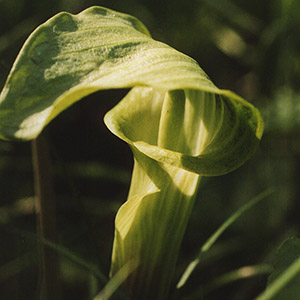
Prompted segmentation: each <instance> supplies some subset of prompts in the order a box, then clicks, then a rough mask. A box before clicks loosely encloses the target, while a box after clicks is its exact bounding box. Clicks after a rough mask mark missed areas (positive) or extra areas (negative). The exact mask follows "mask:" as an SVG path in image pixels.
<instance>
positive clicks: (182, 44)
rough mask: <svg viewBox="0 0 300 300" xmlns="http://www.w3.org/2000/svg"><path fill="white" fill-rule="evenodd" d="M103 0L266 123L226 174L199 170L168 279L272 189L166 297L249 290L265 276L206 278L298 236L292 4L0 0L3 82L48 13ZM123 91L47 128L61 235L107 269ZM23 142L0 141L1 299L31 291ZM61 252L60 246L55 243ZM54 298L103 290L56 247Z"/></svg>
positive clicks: (223, 295)
mask: <svg viewBox="0 0 300 300" xmlns="http://www.w3.org/2000/svg"><path fill="white" fill-rule="evenodd" d="M92 5H100V6H105V7H108V8H111V9H115V10H118V11H121V12H125V13H129V14H132V15H134V16H136V17H137V18H139V19H140V20H141V21H143V23H144V24H145V25H146V26H147V27H148V29H149V30H150V32H151V34H152V36H153V38H155V39H158V40H160V41H163V42H165V43H167V44H169V45H171V46H172V47H174V48H176V49H177V50H179V51H181V52H183V53H185V54H187V55H189V56H191V57H193V58H194V59H196V60H197V61H198V62H199V64H200V66H201V67H202V68H203V69H204V70H205V71H206V73H207V74H208V75H209V76H210V77H211V79H212V80H213V82H214V83H215V84H216V85H217V86H218V87H220V88H224V89H230V90H233V91H235V92H236V93H238V94H240V95H241V96H243V97H244V98H246V99H247V100H248V101H250V102H252V103H253V104H255V105H256V106H257V107H258V108H259V109H260V110H261V112H262V115H263V117H264V120H265V133H264V137H263V140H262V142H261V144H260V146H259V149H258V150H257V152H256V154H255V155H254V157H253V158H251V160H250V161H248V162H247V163H246V164H245V165H244V166H243V167H241V168H240V169H238V170H237V171H234V172H232V173H231V174H228V175H225V176H221V177H217V178H204V179H203V181H202V184H201V188H200V191H199V194H198V196H197V201H196V206H195V209H194V210H193V214H192V217H191V220H190V223H189V225H188V229H187V232H186V236H185V238H184V242H183V245H182V249H181V253H180V258H179V263H178V267H177V269H176V274H175V277H174V283H176V280H178V278H179V277H180V274H181V273H182V272H183V270H184V268H185V267H186V266H187V264H188V263H189V262H190V261H191V260H192V259H193V258H194V257H195V255H196V254H197V253H198V251H199V249H200V247H201V246H202V244H203V243H204V242H205V241H206V239H207V238H208V237H209V236H210V235H211V234H212V233H213V231H214V230H215V229H216V228H217V227H218V226H220V225H221V223H222V222H223V221H224V220H225V219H226V218H227V217H229V216H230V215H231V214H232V213H233V212H234V211H236V210H237V209H238V208H239V207H241V206H242V205H243V204H244V203H246V202H247V201H249V200H251V199H252V198H253V197H254V196H256V195H258V194H259V193H261V192H263V191H265V190H266V189H268V188H270V187H275V192H274V193H273V194H272V195H271V196H269V197H267V198H266V199H265V200H263V201H262V202H261V203H260V204H259V205H257V206H256V207H254V208H252V210H251V211H249V212H247V213H246V214H245V215H243V216H242V218H241V219H239V220H238V221H237V222H236V223H234V224H233V225H232V226H231V227H230V228H229V229H228V231H226V233H225V234H224V235H223V236H222V237H221V238H220V240H219V241H218V242H217V243H216V245H215V246H214V247H213V248H212V250H211V251H210V252H209V253H208V255H207V256H206V257H205V259H204V260H203V261H202V263H201V264H200V265H199V267H198V268H197V269H196V271H195V273H193V275H192V277H191V278H190V280H189V281H188V283H187V285H186V286H185V287H184V288H183V289H182V291H180V292H179V293H178V292H177V293H174V294H173V293H172V295H171V296H170V299H184V297H185V296H188V295H192V294H193V293H195V296H193V297H191V298H190V299H224V300H226V299H230V300H235V299H236V300H241V299H243V300H247V299H254V297H255V296H257V295H258V293H260V292H261V291H262V290H263V289H264V288H265V285H266V282H267V274H262V275H257V276H252V277H250V278H247V279H243V278H242V276H241V275H239V276H238V277H237V280H231V279H230V277H228V276H227V277H225V278H227V279H228V281H229V282H227V283H226V282H222V281H221V282H220V283H219V284H217V283H216V284H214V281H215V280H217V279H218V278H219V277H220V276H222V275H224V274H227V273H228V272H230V271H233V270H237V269H239V268H241V267H244V266H249V265H261V266H265V264H267V265H269V264H271V263H272V261H273V259H274V254H275V252H276V249H277V247H278V246H279V245H280V244H281V243H282V242H283V241H284V240H285V239H286V238H287V237H290V236H298V237H299V235H300V230H299V228H300V218H299V215H300V201H299V200H300V199H299V197H300V195H299V194H300V187H299V180H300V178H299V177H300V163H299V161H300V132H299V128H300V84H299V82H300V51H299V49H300V13H299V12H300V1H298V0H291V1H285V0H272V1H268V0H253V1H248V0H197V1H186V0H185V1H183V0H172V1H163V0H160V1H158V0H151V1H150V0H128V1H125V0H110V1H109V0H106V1H105V0H103V1H100V0H99V1H92V0H90V1H88V0H72V1H70V0H52V1H42V0H30V1H29V0H0V87H1V88H2V86H3V85H4V82H5V79H6V77H7V75H8V73H9V70H10V68H11V66H12V63H13V61H14V59H15V58H16V56H17V54H18V52H19V50H20V47H21V46H22V44H23V43H24V41H25V40H26V38H27V36H28V35H29V34H30V33H31V32H32V30H33V29H34V28H36V26H38V25H39V24H41V23H43V22H44V21H46V20H47V19H48V18H49V17H51V16H53V15H55V14H56V13H58V12H60V11H62V10H65V11H68V12H71V13H78V12H80V11H81V10H83V9H85V8H87V7H89V6H92ZM126 92H127V91H126V90H117V91H104V92H99V93H96V94H93V95H91V96H89V97H87V98H85V99H84V100H83V101H81V102H79V103H77V104H75V105H74V106H72V107H71V108H69V109H68V110H67V111H65V112H64V113H63V114H61V115H60V116H59V117H58V118H57V119H55V120H54V121H53V122H52V123H51V124H50V125H49V126H48V127H47V128H46V129H45V131H44V136H45V137H46V138H47V142H48V145H49V149H50V157H51V162H52V163H51V170H50V171H51V173H52V176H53V186H54V192H55V202H56V219H57V235H58V244H59V245H61V246H63V247H65V248H67V249H69V250H70V251H72V252H73V253H75V254H76V255H77V256H78V257H80V258H82V259H83V260H84V261H85V262H88V263H91V264H94V265H95V266H97V268H98V269H100V270H101V271H102V272H103V273H105V274H108V271H109V265H110V253H111V247H112V240H113V227H114V225H113V222H114V216H115V214H116V211H117V209H118V207H119V206H120V205H121V203H122V202H123V201H125V200H126V195H127V191H128V187H129V183H130V172H131V168H132V156H131V152H130V150H129V148H128V146H127V145H126V144H125V143H123V142H122V141H120V140H118V139H117V138H116V137H114V136H113V135H112V134H111V133H110V132H109V131H108V130H107V129H106V127H105V126H104V124H103V121H102V119H103V116H104V114H105V113H106V112H107V111H108V110H109V109H110V108H111V107H113V106H114V105H115V104H116V103H117V102H118V101H119V100H120V99H121V98H122V97H123V96H124V95H125V94H126ZM32 173H33V172H32V163H31V144H30V143H29V142H27V143H11V142H4V141H0V298H1V299H6V300H10V299H13V300H19V299H22V300H23V299H24V300H27V299H38V295H39V284H38V283H39V279H38V278H39V266H38V264H39V260H38V251H37V240H36V218H35V214H34V187H33V174H32ZM57 251H58V252H59V250H57ZM60 262H61V266H60V270H61V278H60V283H61V295H62V299H74V300H76V299H80V300H82V299H93V296H95V294H96V293H97V292H98V291H99V290H101V288H102V287H103V284H101V283H100V282H99V280H97V279H96V278H95V277H94V276H93V275H92V272H91V271H90V270H88V268H87V269H86V268H83V267H82V266H81V265H80V264H78V263H74V262H73V261H72V260H71V259H70V257H68V255H61V253H60Z"/></svg>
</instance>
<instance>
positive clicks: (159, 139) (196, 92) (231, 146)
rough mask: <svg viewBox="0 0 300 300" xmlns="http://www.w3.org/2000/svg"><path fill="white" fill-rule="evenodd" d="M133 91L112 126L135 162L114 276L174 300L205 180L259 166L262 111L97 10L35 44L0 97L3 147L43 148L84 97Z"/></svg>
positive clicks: (61, 23)
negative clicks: (44, 137)
mask: <svg viewBox="0 0 300 300" xmlns="http://www.w3.org/2000/svg"><path fill="white" fill-rule="evenodd" d="M129 87H130V88H131V87H132V90H131V91H130V92H129V93H128V94H127V95H126V96H125V98H124V99H123V100H122V101H121V102H120V103H119V104H118V105H117V106H116V107H115V108H113V109H112V110H111V111H110V112H108V113H107V115H106V116H105V123H106V125H107V126H108V128H109V129H110V130H111V131H112V132H113V133H114V134H115V135H117V136H118V137H120V138H121V139H123V140H124V141H125V142H127V143H128V144H129V145H130V147H131V149H132V152H133V154H134V159H135V165H134V170H133V175H132V181H131V187H130V191H129V195H128V200H127V202H126V203H125V204H124V205H123V206H122V207H121V208H120V210H119V212H118V214H117V217H116V223H115V225H116V230H115V240H114V246H113V253H112V264H111V276H114V275H115V274H117V273H118V272H119V270H122V269H123V268H124V267H127V266H128V274H127V275H128V277H127V279H126V282H125V286H126V290H127V292H128V294H129V295H130V297H131V298H132V299H153V300H154V299H166V297H167V294H168V290H169V286H170V283H171V278H172V272H173V269H174V265H175V263H176V259H177V255H178V250H179V246H180V243H181V241H182V237H183V234H184V231H185V228H186V224H187V221H188V218H189V215H190V212H191V210H192V207H193V204H194V200H195V195H196V191H197V188H198V185H199V182H200V179H201V177H202V176H217V175H222V174H226V173H228V172H230V171H232V170H234V169H236V168H238V167H239V166H241V165H242V164H243V163H244V162H245V161H246V160H247V159H249V158H250V157H251V155H252V154H253V153H254V151H255V149H256V147H257V145H258V142H259V140H260V138H261V136H262V131H263V122H262V119H261V116H260V114H259V112H258V110H257V109H255V108H254V107H253V106H252V105H251V104H249V103H248V102H246V101H245V100H243V99H242V98H240V97H239V96H237V95H235V94H234V93H232V92H229V91H225V90H220V89H218V88H217V87H216V86H215V85H214V84H213V83H212V82H211V81H210V79H209V78H208V77H207V75H206V74H205V73H204V72H203V70H202V69H201V68H200V67H199V66H198V64H197V63H196V62H195V61H194V60H193V59H191V58H189V57H188V56H186V55H184V54H182V53H180V52H178V51H176V50H174V49H173V48H171V47H169V46H167V45H165V44H163V43H160V42H157V41H155V40H153V39H152V38H151V37H150V34H149V32H148V30H147V29H146V28H145V26H144V25H143V24H142V23H141V22H140V21H138V20H137V19H135V18H134V17H131V16H128V15H125V14H121V13H117V12H114V11H111V10H109V9H105V8H101V7H92V8H89V9H87V10H85V11H83V12H82V13H80V14H78V15H71V14H68V13H60V14H58V15H56V16H55V17H53V18H51V19H50V20H48V21H47V22H46V23H44V24H43V25H41V26H40V27H38V28H37V29H36V30H35V31H34V32H33V33H32V34H31V36H30V37H29V38H28V40H27V41H26V43H25V44H24V46H23V48H22V50H21V52H20V54H19V56H18V58H17V59H16V62H15V64H14V66H13V68H12V70H11V73H10V75H9V77H8V79H7V82H6V84H5V86H4V88H3V90H2V92H1V95H0V137H2V138H3V139H9V140H30V139H36V138H37V137H38V135H39V134H40V133H41V132H42V130H43V128H44V127H45V126H46V125H47V124H48V123H49V122H50V121H51V120H52V119H54V118H55V117H56V116H57V115H58V114H59V113H61V112H62V111H63V110H64V109H66V108H67V107H69V106H70V105H72V104H73V103H75V102H76V101H78V100H80V99H81V98H83V97H84V96H86V95H88V94H90V93H93V92H95V91H97V90H100V89H109V88H129ZM125 277H126V276H125Z"/></svg>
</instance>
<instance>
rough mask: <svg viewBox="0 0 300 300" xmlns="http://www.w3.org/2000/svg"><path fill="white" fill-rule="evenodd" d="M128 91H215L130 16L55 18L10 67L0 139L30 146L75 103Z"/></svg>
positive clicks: (101, 11) (104, 13) (0, 102)
mask: <svg viewBox="0 0 300 300" xmlns="http://www.w3.org/2000/svg"><path fill="white" fill-rule="evenodd" d="M135 85H148V86H154V87H158V88H161V89H179V88H183V87H191V88H203V89H207V90H211V91H218V90H217V88H215V86H214V85H213V84H212V82H211V81H210V80H209V79H208V77H207V76H206V75H205V73H204V72H203V71H202V70H201V68H200V67H199V66H198V64H197V63H196V62H195V61H194V60H193V59H191V58H189V57H188V56H186V55H183V54H181V53H179V52H178V51H176V50H174V49H172V48H171V47H169V46H167V45H165V44H163V43H160V42H157V41H154V40H153V39H151V37H150V36H149V34H148V31H147V29H146V28H145V27H144V25H143V24H142V23H141V22H140V21H138V20H137V19H135V18H133V17H131V16H128V15H124V14H120V13H117V12H114V11H111V10H109V9H106V8H101V7H92V8H89V9H87V10H85V11H83V12H81V13H80V14H78V15H71V14H69V13H60V14H58V15H56V16H54V17H53V18H51V19H50V20H48V21H47V22H46V23H44V24H43V25H41V26H40V27H38V28H37V29H36V30H35V31H34V32H33V33H32V34H31V36H30V37H29V38H28V40H27V41H26V43H25V44H24V46H23V48H22V50H21V51H20V54H19V56H18V58H17V59H16V62H15V64H14V66H13V68H12V70H11V73H10V75H9V77H8V80H7V82H6V84H5V86H4V88H3V91H2V93H1V95H0V137H2V138H5V139H23V140H28V139H32V138H35V137H36V136H37V135H38V134H39V133H40V131H41V130H42V129H43V127H44V126H45V125H46V124H47V123H49V122H50V121H51V120H52V119H53V118H54V117H55V116H56V115H57V114H59V113H60V112H61V111H62V110H64V109H65V108H67V107H68V106H70V105H71V104H73V103H74V102H76V101H78V100H79V99H81V98H82V97H84V96H86V95H88V94H90V93H92V92H95V91H97V90H100V89H108V88H121V87H131V86H135Z"/></svg>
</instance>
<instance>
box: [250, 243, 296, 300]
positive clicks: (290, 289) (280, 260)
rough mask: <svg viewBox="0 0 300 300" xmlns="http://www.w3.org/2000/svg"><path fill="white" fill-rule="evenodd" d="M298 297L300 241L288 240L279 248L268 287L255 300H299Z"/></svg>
mask: <svg viewBox="0 0 300 300" xmlns="http://www.w3.org/2000/svg"><path fill="white" fill-rule="evenodd" d="M299 295H300V239H299V238H295V237H293V238H289V239H287V240H286V241H284V243H283V244H282V245H281V246H280V248H279V249H278V253H277V255H276V262H275V265H274V271H273V272H272V274H271V275H270V277H269V280H268V286H267V289H266V290H265V292H264V293H262V294H261V295H260V296H259V297H257V298H256V300H269V299H272V300H286V299H295V300H296V299H299Z"/></svg>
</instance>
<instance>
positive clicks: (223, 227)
mask: <svg viewBox="0 0 300 300" xmlns="http://www.w3.org/2000/svg"><path fill="white" fill-rule="evenodd" d="M273 192H274V188H269V189H267V190H266V191H264V192H262V193H261V194H259V195H257V196H256V197H254V198H253V199H252V200H251V201H249V202H248V203H246V204H245V205H243V206H242V207H241V208H240V209H238V210H237V211H236V212H235V213H234V214H233V215H232V216H230V217H229V218H228V219H227V220H226V221H225V222H224V223H223V224H222V225H221V226H220V227H219V228H218V229H217V230H216V231H215V233H214V234H213V235H211V237H210V238H209V239H208V240H207V241H206V243H205V244H204V245H203V246H202V248H201V250H200V252H199V254H198V256H197V258H196V259H194V260H193V261H192V262H191V263H190V264H189V265H188V267H187V268H186V270H185V272H184V273H183V275H182V276H181V278H180V280H179V282H178V284H177V286H176V287H177V288H181V287H182V286H183V285H184V284H185V283H186V281H187V280H188V278H189V277H190V275H191V274H192V272H193V271H194V269H195V268H196V266H197V265H198V264H199V262H200V259H201V256H202V254H203V253H204V252H206V251H208V250H209V249H210V248H211V247H212V245H213V244H214V243H215V242H216V240H217V239H218V238H219V237H220V236H221V234H222V233H223V232H224V231H225V230H226V229H227V228H228V227H229V226H230V225H231V224H232V223H233V222H235V221H236V220H237V219H238V218H239V217H240V216H241V215H242V214H243V213H245V212H246V211H247V210H249V209H250V208H251V207H253V206H254V205H255V204H257V203H258V202H260V201H261V200H263V199H265V198H266V197H267V196H269V195H270V194H271V193H273Z"/></svg>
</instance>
